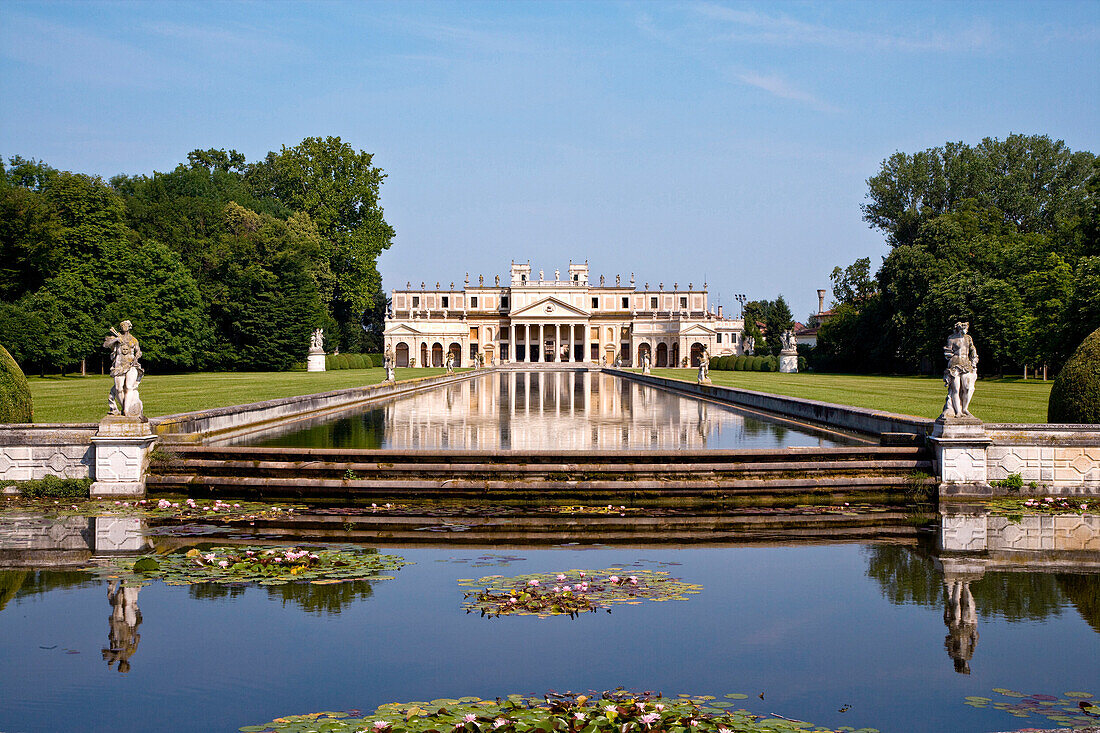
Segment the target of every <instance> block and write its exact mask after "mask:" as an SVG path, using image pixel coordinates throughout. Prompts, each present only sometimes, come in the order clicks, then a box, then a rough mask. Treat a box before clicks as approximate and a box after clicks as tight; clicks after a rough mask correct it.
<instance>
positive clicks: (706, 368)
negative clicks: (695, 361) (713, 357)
mask: <svg viewBox="0 0 1100 733" xmlns="http://www.w3.org/2000/svg"><path fill="white" fill-rule="evenodd" d="M709 381H710V354H709V353H707V347H706V346H704V347H703V350H702V351H701V352H699V384H706V383H707V382H709Z"/></svg>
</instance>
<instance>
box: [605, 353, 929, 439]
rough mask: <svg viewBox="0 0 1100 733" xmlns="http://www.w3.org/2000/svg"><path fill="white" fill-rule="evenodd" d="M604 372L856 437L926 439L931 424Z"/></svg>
mask: <svg viewBox="0 0 1100 733" xmlns="http://www.w3.org/2000/svg"><path fill="white" fill-rule="evenodd" d="M604 371H606V372H608V373H610V374H615V375H620V376H623V377H626V378H628V379H634V380H637V381H642V382H647V383H649V384H654V385H658V386H661V387H665V388H667V389H672V390H675V391H679V392H687V393H688V394H693V395H697V396H702V397H709V398H711V399H718V400H722V401H724V402H728V403H730V404H732V405H734V406H740V407H750V408H754V409H758V410H764V411H767V412H774V413H778V414H780V415H784V416H787V417H796V418H799V419H803V420H810V421H812V422H817V423H822V424H825V425H830V426H833V427H838V428H842V429H844V430H853V431H855V432H859V433H867V434H871V435H878V434H882V433H916V434H918V435H929V434H931V432H932V427H933V425H934V424H935V420H933V419H931V418H922V417H916V416H913V415H900V414H897V413H893V412H883V411H881V410H869V409H867V408H864V407H853V406H851V405H838V404H835V403H832V402H821V401H819V400H808V399H805V398H802V397H790V396H788V395H778V394H772V393H770V392H757V391H755V390H751V389H741V388H739V387H724V386H722V385H717V384H699V383H697V382H688V381H684V380H679V379H669V378H667V377H657V376H654V375H652V374H640V373H638V372H632V371H625V370H622V369H614V368H611V367H606V368H605V369H604Z"/></svg>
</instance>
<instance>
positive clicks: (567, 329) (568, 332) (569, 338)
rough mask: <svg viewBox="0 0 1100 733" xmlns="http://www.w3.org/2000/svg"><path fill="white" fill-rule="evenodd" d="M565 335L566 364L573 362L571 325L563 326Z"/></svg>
mask: <svg viewBox="0 0 1100 733" xmlns="http://www.w3.org/2000/svg"><path fill="white" fill-rule="evenodd" d="M565 333H566V336H565V340H566V342H567V343H566V346H565V360H566V361H567V362H568V361H573V324H572V323H567V324H565Z"/></svg>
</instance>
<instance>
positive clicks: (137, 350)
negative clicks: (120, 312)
mask: <svg viewBox="0 0 1100 733" xmlns="http://www.w3.org/2000/svg"><path fill="white" fill-rule="evenodd" d="M131 327H132V324H131V323H130V322H129V321H123V322H122V323H121V324H119V328H120V329H122V333H119V332H118V331H116V330H115V329H113V328H112V329H111V333H110V335H109V336H107V338H106V339H104V340H103V348H105V349H110V350H111V376H112V377H114V379H115V382H114V385H113V386H112V387H111V391H110V393H109V394H108V395H107V408H108V410H109V411H110V414H112V415H118V414H120V408H119V403H121V405H122V407H121V414H123V415H126V416H127V417H142V404H141V398H140V397H138V385H139V384H141V378H142V377H143V376H144V375H145V370H144V369H142V367H141V364H140V363H139V362H138V359H140V358H141V347H140V346H139V345H138V340H137V339H136V338H134V336H133V334H131V333H130V328H131Z"/></svg>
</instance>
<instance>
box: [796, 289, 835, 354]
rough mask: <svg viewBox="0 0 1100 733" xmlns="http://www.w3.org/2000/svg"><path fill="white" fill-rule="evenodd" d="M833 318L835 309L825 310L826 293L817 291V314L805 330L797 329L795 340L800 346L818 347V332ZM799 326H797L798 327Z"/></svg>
mask: <svg viewBox="0 0 1100 733" xmlns="http://www.w3.org/2000/svg"><path fill="white" fill-rule="evenodd" d="M832 317H833V309H832V308H830V309H829V310H825V291H824V290H818V291H817V313H814V314H813V315H812V316H811V317H810V323H809V324H808V325H806V326H804V327H803V328H801V329H799V328H795V332H794V340H795V343H797V344H798V345H799V346H801V345H803V344H806V345H807V346H817V331H818V329H819V328H821V326H822V325H824V324H825V323H827V322H828V321H829V319H830V318H832ZM797 325H799V324H796V326H797Z"/></svg>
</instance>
